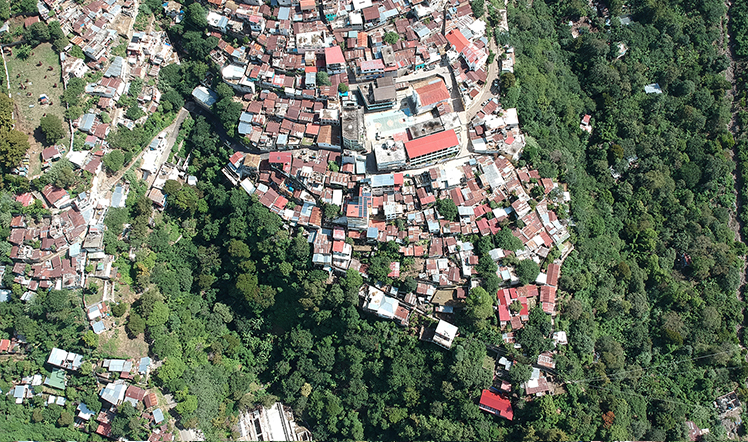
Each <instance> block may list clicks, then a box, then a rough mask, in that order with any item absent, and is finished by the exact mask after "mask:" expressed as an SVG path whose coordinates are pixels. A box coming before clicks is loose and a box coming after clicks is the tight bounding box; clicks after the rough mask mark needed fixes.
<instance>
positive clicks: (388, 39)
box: [382, 31, 400, 45]
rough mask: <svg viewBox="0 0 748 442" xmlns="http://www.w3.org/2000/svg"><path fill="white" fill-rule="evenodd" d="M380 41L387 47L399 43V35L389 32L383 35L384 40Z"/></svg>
mask: <svg viewBox="0 0 748 442" xmlns="http://www.w3.org/2000/svg"><path fill="white" fill-rule="evenodd" d="M382 40H383V41H384V42H385V43H387V44H388V45H394V44H395V43H397V42H398V41H400V34H398V33H397V32H392V31H390V32H387V33H385V34H384V38H383V39H382Z"/></svg>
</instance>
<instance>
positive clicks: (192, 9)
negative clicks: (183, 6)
mask: <svg viewBox="0 0 748 442" xmlns="http://www.w3.org/2000/svg"><path fill="white" fill-rule="evenodd" d="M185 22H186V24H187V25H188V26H190V27H191V28H192V29H205V28H207V27H208V12H207V11H206V10H205V8H203V7H202V5H201V4H200V3H192V4H190V5H189V6H188V7H187V13H186V14H185Z"/></svg>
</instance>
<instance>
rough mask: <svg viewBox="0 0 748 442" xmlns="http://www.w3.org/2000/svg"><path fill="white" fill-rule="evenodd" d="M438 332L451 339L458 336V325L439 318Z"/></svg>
mask: <svg viewBox="0 0 748 442" xmlns="http://www.w3.org/2000/svg"><path fill="white" fill-rule="evenodd" d="M436 333H437V334H440V335H442V336H445V337H447V338H449V340H450V341H451V340H453V339H454V338H455V336H457V326H455V325H452V324H450V323H449V322H447V321H443V320H439V325H437V326H436Z"/></svg>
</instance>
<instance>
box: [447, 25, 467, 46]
mask: <svg viewBox="0 0 748 442" xmlns="http://www.w3.org/2000/svg"><path fill="white" fill-rule="evenodd" d="M447 41H448V42H449V44H451V45H452V46H454V47H455V50H456V51H457V52H462V50H463V49H465V46H467V45H468V44H470V42H469V41H468V39H467V38H465V36H464V35H462V32H460V30H459V29H452V30H451V31H449V33H448V34H447Z"/></svg>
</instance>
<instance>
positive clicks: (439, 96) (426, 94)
mask: <svg viewBox="0 0 748 442" xmlns="http://www.w3.org/2000/svg"><path fill="white" fill-rule="evenodd" d="M411 99H412V100H413V107H414V108H415V110H416V114H422V113H424V112H428V111H430V110H432V109H434V108H435V107H436V106H438V105H440V104H442V103H446V102H448V101H449V100H450V95H449V91H448V90H447V85H446V84H444V81H443V80H442V79H441V78H440V79H438V80H432V81H431V82H430V83H428V84H425V85H423V86H420V87H416V88H413V91H412V93H411Z"/></svg>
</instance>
